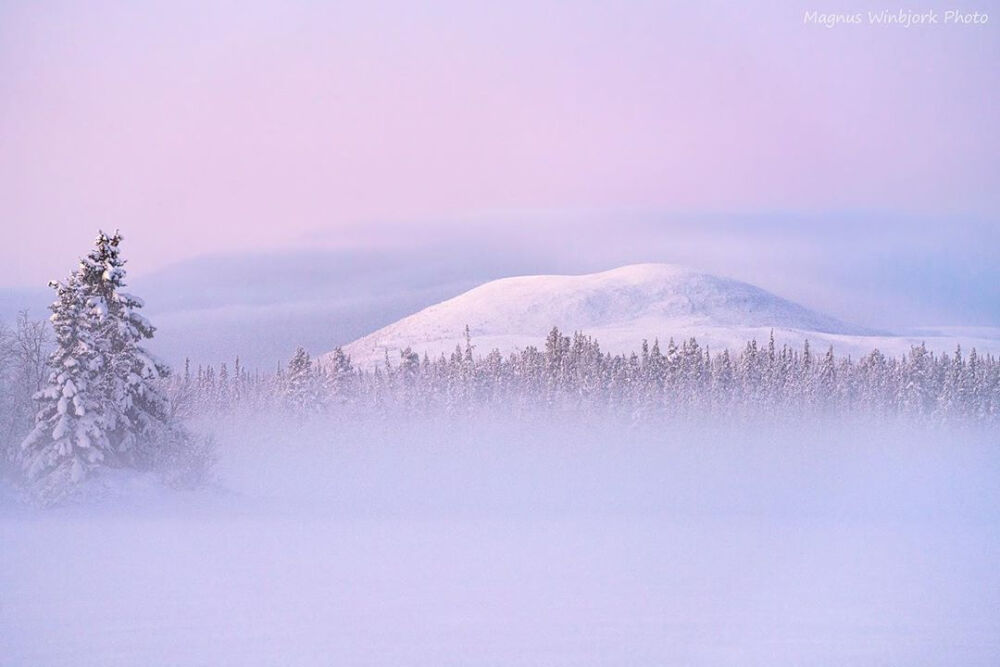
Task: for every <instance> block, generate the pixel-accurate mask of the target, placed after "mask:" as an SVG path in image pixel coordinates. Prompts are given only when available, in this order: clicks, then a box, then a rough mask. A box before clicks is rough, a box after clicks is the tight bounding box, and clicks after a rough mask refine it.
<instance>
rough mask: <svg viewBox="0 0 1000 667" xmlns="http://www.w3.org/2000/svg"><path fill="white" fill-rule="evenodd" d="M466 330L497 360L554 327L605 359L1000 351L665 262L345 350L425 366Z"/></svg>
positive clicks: (536, 288) (532, 289) (497, 288)
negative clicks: (867, 321) (863, 323)
mask: <svg viewBox="0 0 1000 667" xmlns="http://www.w3.org/2000/svg"><path fill="white" fill-rule="evenodd" d="M466 325H468V327H469V330H470V333H471V336H472V342H473V344H474V345H475V346H476V352H477V353H480V354H486V353H487V352H489V351H490V350H493V349H494V348H496V349H499V350H500V351H501V352H503V353H504V354H507V353H509V352H512V351H514V350H517V349H522V348H524V347H526V346H528V345H535V346H539V347H540V346H541V345H542V344H543V343H544V339H545V335H546V334H547V333H548V331H549V330H550V329H551V328H552V327H553V326H558V327H559V328H560V329H561V330H562V331H564V332H567V333H571V332H574V331H582V332H584V333H586V334H588V335H591V336H594V337H595V338H596V339H597V340H598V341H599V342H600V343H601V346H602V348H603V349H605V350H607V351H611V352H628V351H631V350H636V349H638V348H639V346H640V345H641V344H642V341H643V339H648V340H649V341H652V340H654V339H657V338H658V339H659V340H660V341H661V342H662V343H666V341H667V339H669V338H671V337H673V338H674V339H675V340H678V341H679V340H681V339H685V338H689V337H691V336H694V337H696V338H697V339H698V341H699V342H700V343H702V344H703V345H704V344H707V345H709V346H710V347H712V348H715V349H720V348H723V347H729V348H737V347H742V346H743V345H744V344H745V343H746V341H747V340H749V339H751V338H756V339H757V340H758V341H761V342H763V341H765V340H766V339H767V337H768V336H769V335H770V332H771V330H773V331H774V335H775V338H776V340H777V341H778V342H779V344H781V343H789V344H793V345H796V346H798V345H801V344H802V343H803V342H804V341H805V340H806V339H808V340H809V341H810V343H811V344H812V345H813V346H814V349H819V348H825V347H826V346H827V345H831V344H832V345H833V346H834V348H835V349H836V350H837V351H838V352H839V353H841V354H854V355H858V354H863V353H865V352H868V351H870V350H871V349H872V348H873V347H878V348H879V349H881V350H883V351H887V352H891V353H894V354H900V353H902V352H905V351H906V350H908V349H909V347H910V345H912V344H919V343H920V342H921V341H926V342H927V344H928V345H929V346H931V347H935V348H939V349H948V350H950V349H953V348H954V346H955V345H956V344H957V343H961V344H962V345H963V347H965V348H969V347H972V346H976V347H977V348H978V349H980V350H993V351H996V350H1000V340H996V339H991V338H988V337H985V338H983V337H978V336H977V337H970V336H960V337H955V336H948V335H935V336H925V337H905V336H892V335H889V334H884V333H880V332H876V331H871V330H868V329H865V328H864V327H860V326H855V325H852V324H848V323H845V322H842V321H840V320H837V319H836V318H833V317H830V316H828V315H824V314H822V313H818V312H816V311H813V310H810V309H808V308H805V307H804V306H801V305H799V304H796V303H792V302H790V301H788V300H786V299H783V298H781V297H779V296H776V295H774V294H772V293H770V292H767V291H765V290H763V289H760V288H758V287H754V286H753V285H749V284H747V283H743V282H739V281H737V280H731V279H728V278H721V277H718V276H713V275H709V274H705V273H699V272H697V271H693V270H691V269H688V268H685V267H681V266H676V265H670V264H636V265H631V266H624V267H621V268H618V269H614V270H611V271H605V272H602V273H593V274H587V275H579V276H555V275H547V276H520V277H515V278H504V279H501V280H495V281H492V282H488V283H486V284H484V285H480V286H479V287H476V288H475V289H472V290H469V291H468V292H465V293H464V294H461V295H459V296H457V297H455V298H453V299H449V300H447V301H443V302H441V303H439V304H436V305H434V306H431V307H429V308H425V309H424V310H421V311H420V312H417V313H415V314H413V315H410V316H409V317H406V318H403V319H402V320H399V321H398V322H395V323H394V324H391V325H389V326H387V327H384V328H382V329H379V330H378V331H375V332H374V333H371V334H369V335H367V336H364V337H363V338H360V339H358V340H356V341H354V342H353V343H351V344H349V345H347V346H345V347H344V350H345V352H347V353H348V354H350V355H351V357H352V359H353V360H354V362H355V364H357V365H359V366H361V367H363V368H370V367H371V366H372V365H373V364H381V363H384V359H385V356H386V353H387V352H388V356H389V359H390V361H391V362H392V363H396V362H398V360H399V352H400V350H402V349H405V348H407V347H410V348H412V349H413V350H414V351H416V352H418V353H419V354H421V355H422V354H424V353H425V352H426V353H427V354H429V355H430V356H431V357H432V358H434V357H437V356H438V355H440V354H442V353H445V354H448V353H450V352H451V351H453V350H454V349H455V346H456V345H457V344H461V343H463V341H464V332H465V327H466Z"/></svg>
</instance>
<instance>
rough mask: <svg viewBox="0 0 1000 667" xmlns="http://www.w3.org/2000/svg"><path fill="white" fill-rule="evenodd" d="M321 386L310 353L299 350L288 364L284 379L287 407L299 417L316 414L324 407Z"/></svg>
mask: <svg viewBox="0 0 1000 667" xmlns="http://www.w3.org/2000/svg"><path fill="white" fill-rule="evenodd" d="M319 385H320V383H319V378H318V377H317V375H316V373H315V371H314V369H313V363H312V359H311V358H310V357H309V353H308V352H306V351H305V350H304V349H303V348H301V347H300V348H298V349H297V350H295V354H293V355H292V358H291V360H290V361H289V362H288V372H287V375H285V379H284V392H283V393H284V403H285V407H286V408H287V409H288V410H290V411H291V412H293V413H295V414H297V415H303V414H306V413H310V412H315V411H316V410H318V409H319V408H320V407H321V405H322V400H321V398H322V397H321V392H320V386H319Z"/></svg>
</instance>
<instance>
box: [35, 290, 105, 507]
mask: <svg viewBox="0 0 1000 667" xmlns="http://www.w3.org/2000/svg"><path fill="white" fill-rule="evenodd" d="M50 285H51V286H52V287H53V288H54V289H55V290H56V295H57V296H56V300H55V302H54V303H53V304H52V305H51V306H50V310H51V311H52V317H51V321H52V328H53V330H54V332H55V337H56V349H55V351H54V352H53V353H52V355H51V357H50V358H49V362H48V363H49V369H50V372H49V377H48V382H47V384H46V386H45V387H44V388H43V389H42V390H41V391H40V392H38V393H37V394H36V395H35V400H36V401H37V403H38V412H37V416H36V421H35V427H34V429H33V430H32V431H31V433H30V434H29V435H28V437H27V438H25V440H24V442H23V443H22V444H21V449H22V464H23V467H24V471H25V474H26V477H27V479H28V482H29V483H30V484H31V486H32V489H33V491H34V492H35V495H36V497H37V498H38V500H40V501H41V502H43V503H51V502H56V501H58V500H60V499H61V498H62V497H63V496H64V495H65V494H66V493H67V492H68V491H69V490H70V489H71V488H72V485H73V484H75V483H76V482H79V481H80V480H82V479H83V478H84V477H85V476H86V475H87V473H88V472H89V471H90V470H91V469H92V468H94V467H95V466H96V465H98V464H99V463H100V462H101V461H102V460H103V459H104V457H105V455H106V454H107V453H108V451H109V443H108V439H107V436H106V434H105V429H104V423H103V413H102V408H103V405H102V401H101V394H100V386H99V381H100V376H99V370H100V356H99V355H100V352H99V350H98V345H97V341H96V340H95V332H94V325H95V324H96V321H97V320H96V318H95V317H94V314H93V312H92V311H91V309H90V308H89V306H88V300H87V297H86V293H85V291H84V289H83V288H82V286H81V284H80V282H79V276H78V275H77V274H75V273H74V274H73V275H72V276H70V278H69V279H68V280H67V281H66V282H55V281H53V282H52V283H50Z"/></svg>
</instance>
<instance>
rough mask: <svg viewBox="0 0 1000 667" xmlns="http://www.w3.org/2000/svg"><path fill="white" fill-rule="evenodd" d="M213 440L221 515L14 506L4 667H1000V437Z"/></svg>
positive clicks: (472, 434)
mask: <svg viewBox="0 0 1000 667" xmlns="http://www.w3.org/2000/svg"><path fill="white" fill-rule="evenodd" d="M213 428H214V429H215V430H216V431H217V433H218V435H219V438H220V441H221V450H220V463H219V469H218V477H219V480H218V486H217V487H216V488H214V489H211V490H203V491H199V492H176V491H167V490H163V489H160V488H158V487H157V486H156V485H155V484H154V483H153V482H152V481H151V480H148V479H144V478H132V479H130V480H123V479H112V480H109V481H108V484H107V486H108V488H109V489H110V490H111V491H114V492H116V493H117V497H114V496H111V497H109V498H107V499H105V500H104V501H101V502H96V503H91V504H85V505H78V506H74V507H68V508H63V509H59V510H52V511H46V512H41V511H37V510H30V509H26V508H23V507H19V506H17V505H14V504H12V503H10V502H7V503H4V504H3V505H2V506H0V664H2V665H136V664H142V665H178V664H203V665H219V664H232V665H298V664H307V665H329V664H337V665H609V664H613V665H626V664H627V665H664V664H693V665H702V664H708V665H733V664H740V665H801V664H809V665H844V664H850V665H884V664H893V665H903V664H905V665H957V664H961V665H995V664H997V663H998V661H1000V570H998V569H997V567H996V563H997V562H998V561H1000V449H998V445H1000V440H998V438H997V436H996V434H990V433H975V432H961V433H949V432H938V433H922V434H918V433H916V432H914V431H910V430H906V429H902V428H895V427H890V426H883V427H872V426H870V425H868V426H866V425H855V426H848V425H839V426H838V427H837V428H831V427H830V426H829V425H827V426H825V427H824V426H816V427H813V428H810V429H807V430H798V431H795V430H791V429H778V428H770V427H755V428H742V429H740V428H732V429H730V428H727V427H723V426H717V427H714V428H712V429H711V430H708V429H700V430H695V431H690V432H680V431H678V430H676V429H674V428H665V429H660V430H659V432H646V433H642V432H634V431H628V430H623V429H620V428H617V427H614V426H607V427H596V426H595V425H594V424H583V425H578V426H560V427H555V426H551V425H546V424H539V423H533V422H530V421H529V422H508V423H503V424H493V425H488V424H487V425H483V424H471V423H470V424H466V425H461V424H459V425H442V424H433V423H427V424H420V425H410V427H408V428H399V429H395V428H389V427H384V426H378V425H376V424H368V425H344V424H335V423H329V422H324V421H314V422H311V423H307V424H297V425H290V424H276V423H268V422H264V421H262V420H255V421H243V422H236V421H234V422H231V423H221V424H216V425H213Z"/></svg>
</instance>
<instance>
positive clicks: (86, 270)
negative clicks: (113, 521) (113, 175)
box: [79, 231, 170, 465]
mask: <svg viewBox="0 0 1000 667" xmlns="http://www.w3.org/2000/svg"><path fill="white" fill-rule="evenodd" d="M122 240H123V238H122V235H121V234H120V233H119V232H117V231H116V232H115V233H114V234H111V235H108V234H105V233H104V232H103V231H102V232H99V233H98V235H97V240H96V243H95V247H94V249H93V250H91V252H90V254H88V255H87V256H86V257H85V258H84V259H83V260H82V261H81V263H80V269H79V274H80V283H81V285H82V288H83V290H84V292H85V294H86V298H87V303H88V307H89V308H90V309H91V310H92V311H93V313H94V316H95V319H96V321H95V325H94V328H95V341H96V344H97V352H98V356H99V364H98V371H99V374H100V380H99V382H100V385H101V387H100V393H101V397H102V400H103V405H102V411H103V419H104V427H105V429H106V432H107V435H108V439H109V441H110V443H111V450H112V452H113V457H114V458H116V459H119V460H118V461H117V463H120V464H129V465H137V464H139V465H142V464H143V459H148V458H151V457H154V456H155V453H154V452H151V451H148V448H149V447H151V446H153V443H154V442H157V441H158V440H159V438H160V437H161V436H162V433H161V430H162V429H163V428H164V427H165V426H166V425H167V422H168V420H169V415H170V410H169V402H168V399H167V396H166V393H165V392H164V390H163V387H162V385H161V383H160V382H159V381H160V380H161V379H162V378H165V377H166V376H167V375H168V374H169V369H168V368H167V367H166V366H165V365H163V364H162V363H160V362H159V361H158V360H157V359H155V358H154V357H153V356H152V355H151V354H150V353H149V352H147V351H146V349H145V348H144V347H143V345H142V343H143V341H145V340H148V339H150V338H152V337H153V333H154V332H155V331H156V329H155V328H154V327H153V325H152V324H150V323H149V321H148V320H147V319H146V318H145V317H143V316H142V315H141V314H140V313H139V312H138V311H139V309H140V308H142V307H143V301H142V300H141V299H139V298H138V297H135V296H132V295H131V294H128V293H126V292H124V291H122V288H124V287H125V285H126V284H125V260H124V259H123V258H122V257H121V254H120V251H119V246H120V244H121V242H122Z"/></svg>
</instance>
